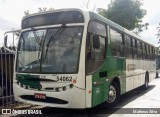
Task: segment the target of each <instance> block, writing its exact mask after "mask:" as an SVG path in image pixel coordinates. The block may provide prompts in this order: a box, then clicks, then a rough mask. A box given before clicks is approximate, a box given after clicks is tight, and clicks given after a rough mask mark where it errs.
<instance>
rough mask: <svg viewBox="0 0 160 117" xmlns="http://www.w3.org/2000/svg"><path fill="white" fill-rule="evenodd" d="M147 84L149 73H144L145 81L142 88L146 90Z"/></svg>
mask: <svg viewBox="0 0 160 117" xmlns="http://www.w3.org/2000/svg"><path fill="white" fill-rule="evenodd" d="M148 85H149V74H148V73H146V75H145V83H144V85H143V89H144V90H147V89H148V87H149V86H148Z"/></svg>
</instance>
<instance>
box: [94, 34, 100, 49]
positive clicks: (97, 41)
mask: <svg viewBox="0 0 160 117" xmlns="http://www.w3.org/2000/svg"><path fill="white" fill-rule="evenodd" d="M93 48H94V49H99V48H100V40H99V36H98V35H93Z"/></svg>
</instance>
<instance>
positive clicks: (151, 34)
mask: <svg viewBox="0 0 160 117" xmlns="http://www.w3.org/2000/svg"><path fill="white" fill-rule="evenodd" d="M85 1H87V0H0V39H1V40H0V46H1V45H2V43H3V38H4V32H5V31H9V30H13V29H20V27H21V20H22V18H23V16H24V11H27V10H28V11H29V13H30V14H32V13H35V12H38V8H39V7H41V8H43V7H47V8H48V9H49V8H54V9H61V8H80V9H85V10H86V9H87V8H86V7H85V5H84V2H85ZM109 3H110V0H90V4H89V6H88V10H90V11H93V9H94V7H96V8H104V9H107V6H108V4H109ZM143 3H144V4H143V6H142V8H144V9H145V10H147V15H146V16H145V17H144V18H143V22H144V23H149V26H148V30H146V31H143V32H142V33H141V34H140V36H141V37H142V38H144V39H145V40H146V41H147V42H149V43H152V44H154V45H156V44H157V40H158V39H157V37H156V33H157V32H158V30H157V29H156V28H157V26H158V24H159V23H160V7H159V4H158V3H159V1H158V0H143Z"/></svg>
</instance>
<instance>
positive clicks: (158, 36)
mask: <svg viewBox="0 0 160 117" xmlns="http://www.w3.org/2000/svg"><path fill="white" fill-rule="evenodd" d="M157 30H158V32H157V34H156V35H157V38H158V39H159V43H160V23H159V25H158V27H157Z"/></svg>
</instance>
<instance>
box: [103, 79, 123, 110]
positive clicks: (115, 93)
mask: <svg viewBox="0 0 160 117" xmlns="http://www.w3.org/2000/svg"><path fill="white" fill-rule="evenodd" d="M119 97H120V89H119V86H118V84H117V83H115V82H113V83H112V84H111V85H110V88H109V94H108V100H107V102H106V103H107V106H109V107H113V106H115V105H116V104H117V103H118V101H119Z"/></svg>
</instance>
